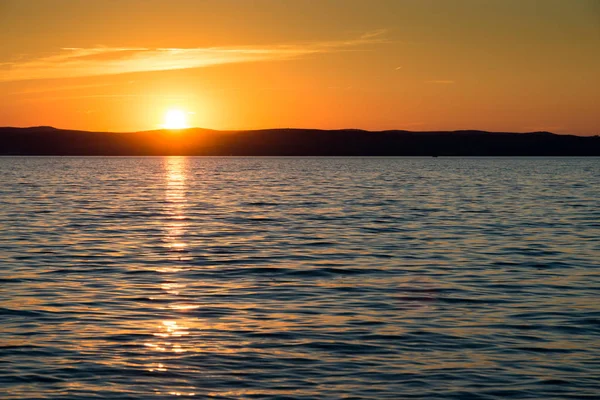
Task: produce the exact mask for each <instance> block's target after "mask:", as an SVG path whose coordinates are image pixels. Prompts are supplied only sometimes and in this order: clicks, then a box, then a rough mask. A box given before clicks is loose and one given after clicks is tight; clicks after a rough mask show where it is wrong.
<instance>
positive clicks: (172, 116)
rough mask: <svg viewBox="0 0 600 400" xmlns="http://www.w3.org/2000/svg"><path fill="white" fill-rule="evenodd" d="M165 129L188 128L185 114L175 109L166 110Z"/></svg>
mask: <svg viewBox="0 0 600 400" xmlns="http://www.w3.org/2000/svg"><path fill="white" fill-rule="evenodd" d="M163 127H164V128H165V129H185V128H189V127H190V126H189V125H188V121H187V113H186V112H184V111H183V110H179V109H177V108H172V109H170V110H167V112H166V113H165V124H164V125H163Z"/></svg>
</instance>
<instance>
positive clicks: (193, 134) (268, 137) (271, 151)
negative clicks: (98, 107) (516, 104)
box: [0, 127, 600, 157]
mask: <svg viewBox="0 0 600 400" xmlns="http://www.w3.org/2000/svg"><path fill="white" fill-rule="evenodd" d="M0 155H15V156H18V155H53V156H61V155H65V156H67V155H73V156H160V155H189V156H363V157H370V156H426V157H432V156H433V157H436V156H440V157H441V156H600V136H574V135H557V134H553V133H550V132H531V133H510V132H485V131H473V130H467V131H452V132H449V131H445V132H444V131H440V132H411V131H399V130H396V131H378V132H370V131H363V130H356V129H346V130H316V129H266V130H251V131H214V130H208V129H200V128H190V129H185V130H180V131H168V130H157V131H144V132H131V133H115V132H88V131H76V130H63V129H56V128H52V127H32V128H0Z"/></svg>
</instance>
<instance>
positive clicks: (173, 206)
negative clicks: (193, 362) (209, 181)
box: [145, 156, 199, 396]
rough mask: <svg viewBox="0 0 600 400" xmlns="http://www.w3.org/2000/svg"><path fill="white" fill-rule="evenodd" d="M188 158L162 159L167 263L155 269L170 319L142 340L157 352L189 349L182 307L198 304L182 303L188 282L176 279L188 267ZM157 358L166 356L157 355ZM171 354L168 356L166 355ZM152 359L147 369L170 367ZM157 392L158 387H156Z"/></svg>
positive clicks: (161, 323)
mask: <svg viewBox="0 0 600 400" xmlns="http://www.w3.org/2000/svg"><path fill="white" fill-rule="evenodd" d="M187 163H188V160H187V159H186V158H185V157H179V156H175V157H166V158H165V159H164V162H163V170H164V190H165V195H164V204H165V206H164V207H165V214H166V215H167V222H166V223H165V224H164V227H163V229H164V238H163V241H164V243H165V246H166V253H167V255H168V257H167V260H168V265H165V266H160V267H159V268H158V269H157V272H158V273H160V274H161V276H163V277H164V278H163V282H162V283H161V285H160V286H161V289H162V295H161V297H163V299H162V300H168V301H166V302H162V301H161V302H159V304H161V307H164V308H167V309H170V310H173V315H172V317H171V318H170V319H163V320H161V321H159V323H158V324H157V325H156V327H155V331H154V332H153V336H154V337H155V338H156V340H155V341H152V342H147V343H145V346H147V347H149V348H151V349H153V350H155V351H157V352H159V353H163V354H164V353H167V354H168V353H171V354H181V353H186V352H188V351H190V350H191V349H190V348H189V345H188V344H187V343H186V341H185V340H183V338H185V337H186V336H188V335H189V334H190V325H191V318H189V317H186V315H185V313H181V311H186V310H192V309H194V308H198V307H199V306H198V305H194V304H189V303H184V302H181V301H179V300H180V296H181V294H182V292H183V291H184V290H185V289H186V287H187V285H186V284H185V283H184V282H183V280H181V281H180V280H178V279H177V277H178V274H179V273H181V272H183V271H185V270H187V269H188V268H186V267H185V266H184V263H185V261H186V255H185V254H186V253H185V251H186V247H187V243H186V241H185V234H186V232H187V229H188V223H187V222H186V219H187V215H186V207H187V203H188V201H187V194H186V191H187V183H186V180H187V176H186V174H187V167H188V165H187ZM173 261H175V263H174V262H173ZM157 358H165V357H160V356H158V357H157ZM166 358H171V357H168V356H167V357H166ZM151 361H152V362H151V363H150V364H149V365H148V366H147V369H148V371H149V372H154V373H162V372H167V371H168V370H169V368H170V367H171V366H170V365H169V363H168V362H167V361H162V362H156V361H155V360H151ZM188 389H189V390H191V391H189V392H179V391H177V392H168V393H163V394H168V395H172V396H194V395H195V393H194V391H193V389H194V388H193V387H189V388H188ZM155 391H156V392H157V393H158V392H160V389H156V390H155Z"/></svg>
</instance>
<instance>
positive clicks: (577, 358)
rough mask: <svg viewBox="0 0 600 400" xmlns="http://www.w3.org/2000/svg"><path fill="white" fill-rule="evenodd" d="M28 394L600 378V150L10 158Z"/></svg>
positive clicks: (424, 388)
mask: <svg viewBox="0 0 600 400" xmlns="http://www.w3.org/2000/svg"><path fill="white" fill-rule="evenodd" d="M0 183H1V186H0V265H1V269H0V366H1V367H0V387H1V388H2V389H1V391H2V394H1V395H0V397H1V398H2V399H4V400H12V399H92V398H110V399H172V398H175V397H182V398H216V399H238V398H243V399H263V398H264V399H270V398H278V399H341V398H346V399H409V398H411V399H503V398H514V399H529V398H535V399H542V398H543V399H573V398H581V399H583V398H590V399H591V398H597V397H596V396H598V393H600V380H599V376H600V296H599V295H600V270H599V268H598V267H599V266H600V240H599V238H600V200H599V199H600V159H598V158H202V157H198V158H194V157H191V158H186V157H166V158H161V157H156V158H154V157H140V158H126V157H123V158H119V157H114V158H111V157H87V158H86V157H80V158H78V157H0Z"/></svg>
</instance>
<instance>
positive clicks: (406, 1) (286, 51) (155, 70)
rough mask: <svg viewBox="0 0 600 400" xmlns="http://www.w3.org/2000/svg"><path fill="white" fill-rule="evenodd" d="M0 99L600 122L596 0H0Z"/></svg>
mask: <svg viewBox="0 0 600 400" xmlns="http://www.w3.org/2000/svg"><path fill="white" fill-rule="evenodd" d="M0 105H1V107H0V126H35V125H52V126H55V127H60V128H73V129H84V130H99V131H104V130H110V131H137V130H148V129H157V128H161V127H162V126H164V124H165V118H167V119H168V118H171V119H177V118H185V119H186V122H185V124H186V125H189V126H198V127H204V128H213V129H255V128H279V127H282V128H285V127H299V128H300V127H301V128H323V129H330V128H362V129H369V130H381V129H408V130H454V129H484V130H495V131H519V132H521V131H535V130H549V131H553V132H557V133H574V134H580V135H592V134H600V1H597V0H455V1H450V0H448V1H445V0H418V1H417V0H319V1H316V0H315V1H311V0H297V1H295V0H238V1H234V0H169V1H162V0H119V1H110V0H107V1H82V0H0ZM169 113H170V114H169ZM182 114H184V116H182Z"/></svg>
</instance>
